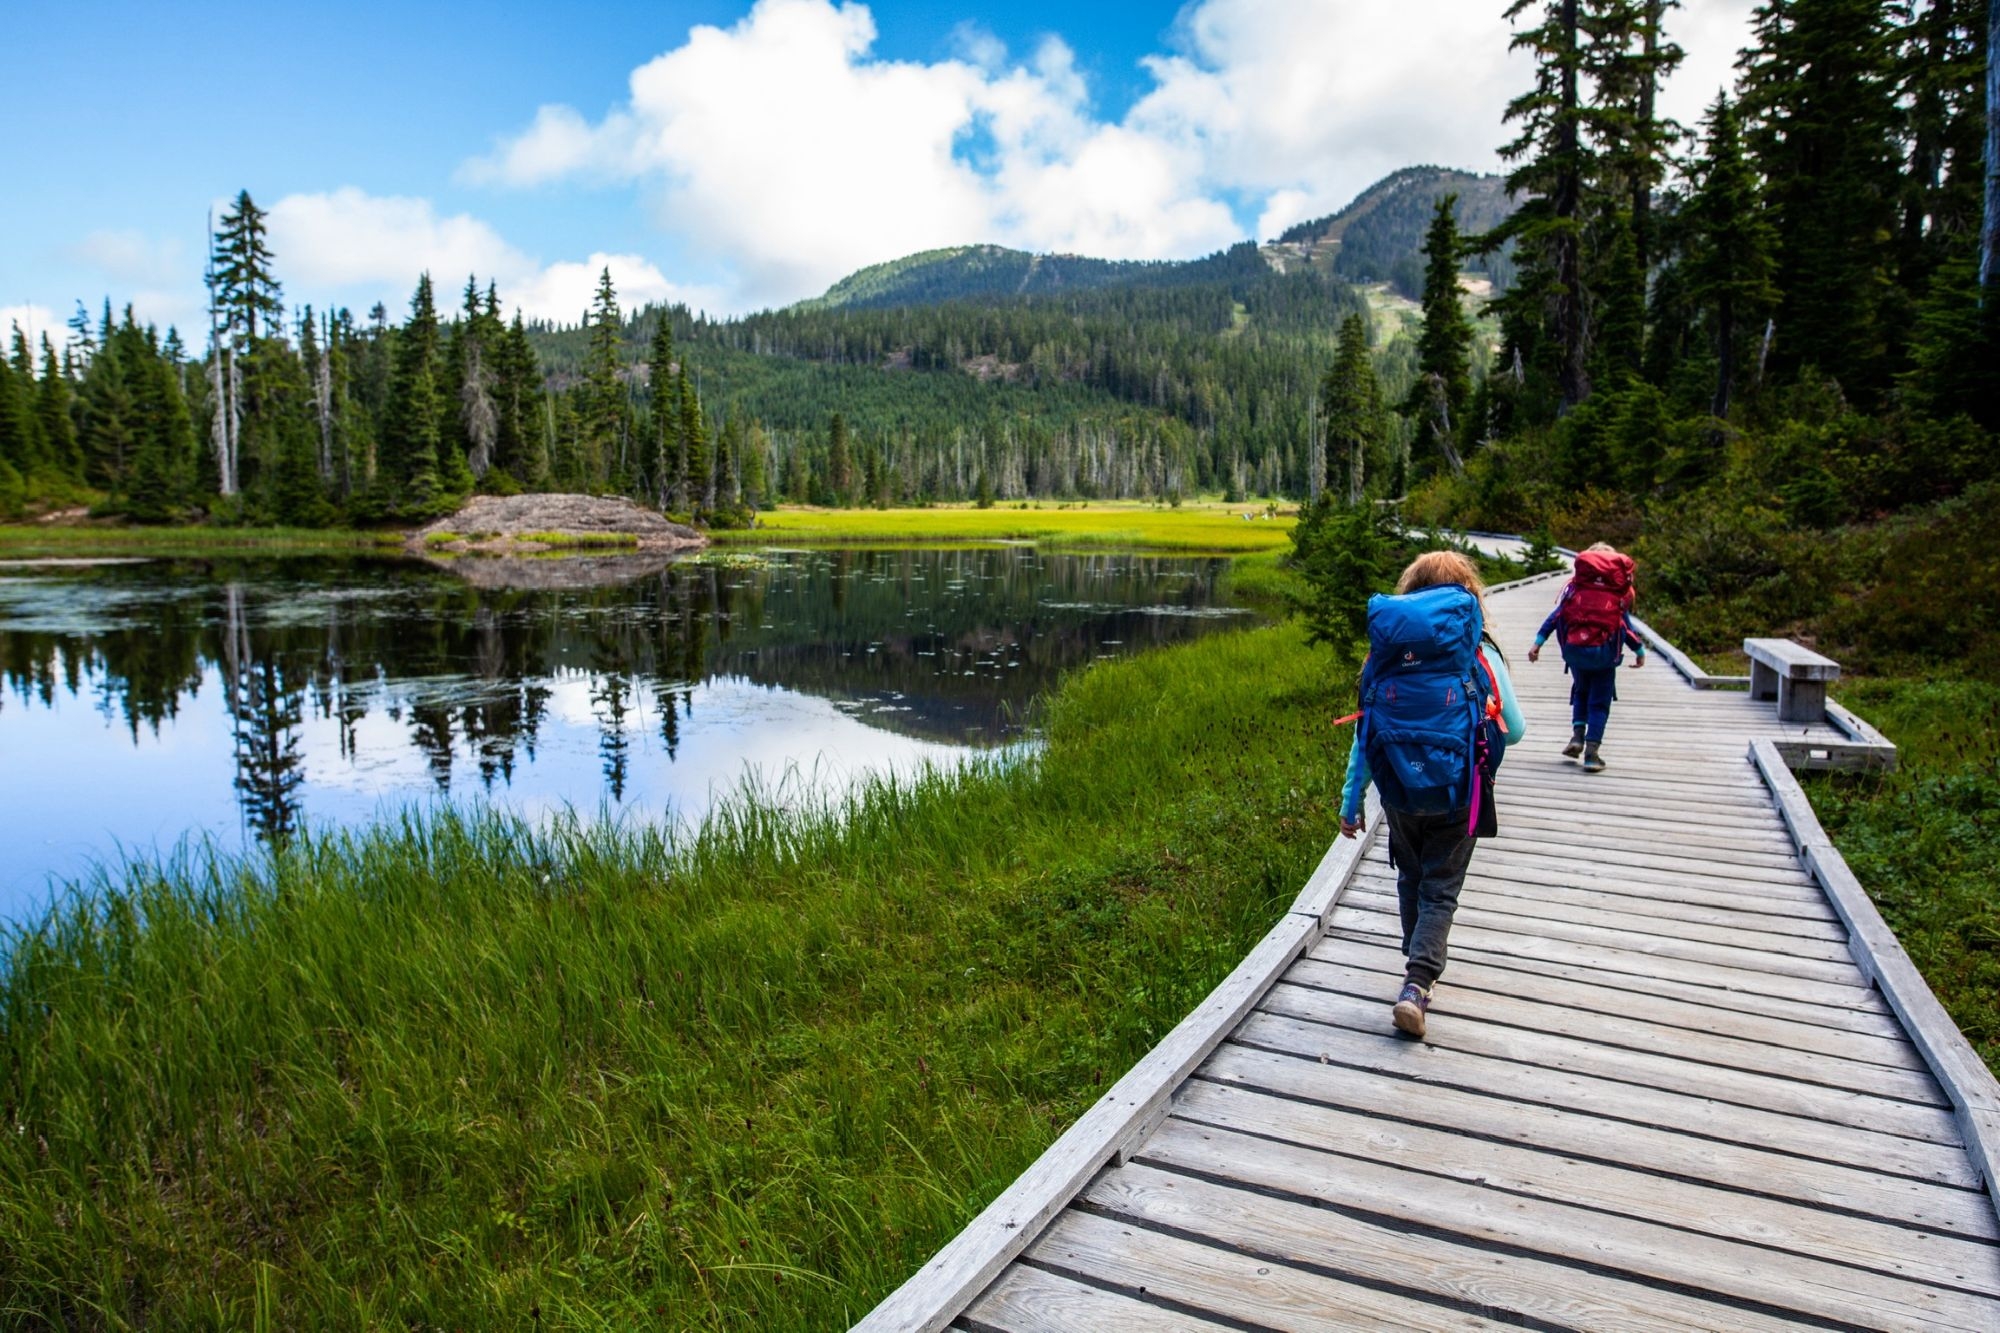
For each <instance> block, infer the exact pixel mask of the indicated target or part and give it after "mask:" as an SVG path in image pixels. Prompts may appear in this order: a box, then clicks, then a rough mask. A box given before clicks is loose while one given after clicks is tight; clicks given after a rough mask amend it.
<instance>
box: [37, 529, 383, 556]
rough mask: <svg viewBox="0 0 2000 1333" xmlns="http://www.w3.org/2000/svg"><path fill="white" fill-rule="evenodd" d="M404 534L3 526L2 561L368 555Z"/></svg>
mask: <svg viewBox="0 0 2000 1333" xmlns="http://www.w3.org/2000/svg"><path fill="white" fill-rule="evenodd" d="M405 535H406V534H404V533H401V532H389V531H381V530H359V529H352V528H248V527H245V528H231V527H211V526H208V525H205V524H204V525H197V526H192V527H178V528H175V527H159V528H148V527H126V526H118V525H109V524H88V525H84V526H81V527H61V526H55V525H48V524H34V523H27V524H0V559H14V558H23V557H34V556H85V555H204V554H208V553H211V552H225V551H269V552H271V553H273V554H284V553H286V552H306V551H370V550H381V549H385V548H394V547H398V546H401V545H402V543H403V539H404V537H405Z"/></svg>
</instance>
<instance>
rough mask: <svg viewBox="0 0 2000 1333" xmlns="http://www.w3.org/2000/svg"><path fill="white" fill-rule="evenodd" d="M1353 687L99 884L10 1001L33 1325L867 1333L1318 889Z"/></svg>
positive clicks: (3, 1278) (297, 847)
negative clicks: (912, 772)
mask: <svg viewBox="0 0 2000 1333" xmlns="http://www.w3.org/2000/svg"><path fill="white" fill-rule="evenodd" d="M1324 661H1325V660H1324V658H1323V657H1321V656H1320V655H1317V654H1315V653H1313V652H1312V651H1310V650H1308V649H1307V648H1306V647H1305V645H1304V644H1303V642H1302V640H1301V638H1300V637H1299V635H1298V634H1297V632H1296V631H1295V630H1293V629H1290V628H1284V627H1279V628H1272V629H1265V630H1258V631H1253V632H1246V633H1242V634H1234V635H1223V636H1214V637H1210V638H1206V639H1203V640H1200V641H1198V642H1196V643H1193V644H1189V645H1187V646H1184V647H1178V648H1174V649H1172V650H1168V651H1163V652H1159V653H1155V654H1150V655H1145V656H1141V657H1138V658H1135V659H1131V660H1125V661H1118V662H1107V663H1101V664H1098V665H1096V666H1094V667H1092V668H1090V669H1088V670H1086V671H1084V672H1082V673H1079V674H1078V675H1076V676H1074V677H1072V678H1071V679H1070V680H1069V681H1068V682H1067V683H1066V685H1065V686H1064V687H1063V689H1062V690H1061V691H1060V692H1059V694H1058V695H1057V696H1056V697H1055V698H1054V699H1053V700H1052V702H1051V703H1050V705H1049V707H1048V710H1047V715H1046V718H1045V721H1046V736H1047V741H1046V746H1045V748H1044V749H1042V750H1041V751H1040V752H1038V753H1035V754H1032V755H1029V756H1027V757H1024V758H1022V759H1020V760H1019V761H1017V762H1015V763H1013V764H1011V765H1004V764H1003V765H994V766H990V767H987V768H984V769H980V770H977V771H975V772H973V773H971V774H969V775H967V776H965V777H963V778H962V779H957V780H949V779H946V778H943V777H935V776H933V777H929V778H925V779H922V780H918V781H914V782H909V783H905V784H901V785H897V784H890V783H879V784H877V785H875V786H873V787H870V788H868V789H867V790H865V791H864V792H862V793H860V794H859V795H858V796H857V797H855V798H854V799H853V800H852V801H851V803H849V804H847V805H845V806H844V807H842V808H840V809H838V810H834V809H824V808H804V809H801V808H797V807H796V805H794V806H792V807H790V808H788V807H787V805H786V803H784V802H781V801H775V800H770V799H756V798H750V797H746V798H743V799H738V800H736V801H733V802H730V803H727V804H725V805H724V806H723V807H722V808H721V809H720V810H719V811H718V812H717V813H716V814H715V815H714V817H712V818H710V819H709V820H708V821H707V822H706V823H705V824H703V825H702V826H701V827H700V828H699V830H697V831H695V832H693V833H692V834H689V835H687V836H685V837H683V838H681V839H679V840H678V841H676V840H675V839H674V838H672V837H670V836H669V835H668V834H667V833H666V832H664V831H662V830H660V829H657V828H651V827H645V826H636V825H628V826H624V827H616V826H610V825H605V824H599V823H589V822H585V821H575V820H570V821H557V822H556V823H555V824H553V825H551V826H546V827H543V828H539V829H538V828H535V827H531V826H528V825H525V824H523V823H520V822H517V821H514V820H511V819H507V818H503V817H501V816H498V815H491V814H483V815H470V814H468V815H443V816H439V817H437V818H435V819H431V820H428V821H426V820H422V819H417V818H414V817H410V818H405V819H404V820H403V821H402V822H400V823H397V824H393V825H390V826H387V827H382V828H379V829H377V830H375V831H372V832H369V833H367V834H365V835H352V836H350V835H332V836H325V837H306V838H302V839H300V840H298V841H297V842H295V843H294V844H293V845H292V846H291V847H290V848H289V849H288V850H286V851H284V852H283V853H281V854H278V855H276V856H275V857H272V858H270V859H268V860H255V861H236V860H231V859H229V858H226V857H218V856H214V855H209V854H206V853H203V852H199V851H192V852H188V853H185V854H183V855H181V856H180V857H178V858H176V859H174V860H172V861H170V862H169V863H168V864H165V865H163V866H157V867H153V868H137V869H133V870H130V871H129V872H126V873H124V874H122V875H121V876H120V877H118V878H117V879H116V880H115V881H107V882H105V883H101V884H99V885H98V886H97V887H96V888H94V889H92V890H90V891H89V892H85V893H80V894H79V895H78V896H77V897H75V898H73V899H72V900H71V901H69V902H68V903H67V904H66V905H65V906H64V907H63V908H62V909H61V910H60V911H58V912H56V913H55V914H54V915H53V916H51V918H50V919H49V920H47V921H46V922H44V923H42V924H41V925H40V926H39V927H37V928H35V929H33V930H31V931H28V932H25V933H22V934H20V935H18V936H17V937H15V938H14V939H12V940H11V941H10V942H9V945H8V947H7V950H6V958H5V960H4V969H5V970H4V975H0V1116H4V1119H3V1120H0V1311H4V1315H0V1319H4V1321H6V1322H12V1323H16V1324H20V1325H26V1326H38V1325H40V1326H62V1327H81V1328H137V1327H172V1328H207V1327H213V1328H224V1327H227V1328H237V1327H283V1328H363V1327H374V1326H381V1325H390V1324H393V1325H397V1326H406V1327H411V1328H419V1327H421V1328H502V1327H519V1328H527V1327H541V1328H590V1329H594V1328H630V1327H635V1326H641V1325H644V1326H658V1327H670V1328H698V1329H730V1330H739V1329H740V1330H750V1329H804V1328H831V1327H838V1326H842V1325H843V1324H844V1323H845V1322H846V1321H849V1320H851V1319H852V1318H854V1317H856V1316H858V1315H859V1314H861V1313H862V1312H864V1311H865V1310H866V1309H867V1308H868V1307H869V1306H870V1305H871V1304H872V1303H873V1302H874V1301H876V1300H877V1299H879V1298H880V1297H881V1296H882V1295H884V1294H885V1293H886V1292H888V1291H889V1290H890V1289H891V1288H893V1287H894V1286H895V1285H896V1284H897V1283H898V1282H899V1281H900V1280H901V1279H902V1278H903V1277H905V1276H906V1275H907V1274H908V1273H909V1272H911V1271H913V1270H914V1269H915V1268H916V1267H917V1266H918V1265H919V1264H920V1263H921V1262H922V1260H923V1259H924V1258H925V1257H927V1256H928V1255H929V1254H930V1253H931V1252H932V1251H933V1250H934V1249H935V1248H936V1247H937V1246H938V1245H939V1244H941V1243H942V1242H943V1241H944V1240H945V1239H947V1238H948V1237H949V1236H950V1235H951V1234H953V1232H954V1231H956V1230H957V1229H958V1228H959V1227H961V1226H962V1225H963V1224H964V1223H965V1222H966V1221H967V1220H968V1219H969V1218H970V1217H971V1216H972V1214H973V1213H974V1212H976V1211H977V1210H978V1208H980V1207H981V1206H982V1205H983V1204H984V1203H985V1202H986V1201H987V1200H988V1199H990V1198H991V1197H992V1196H993V1195H994V1194H996V1193H997V1192H998V1191H999V1190H1000V1189H1001V1188H1003V1187H1004V1186H1005V1184H1006V1183H1007V1182H1008V1181H1009V1180H1010V1179H1011V1178H1012V1177H1013V1176H1014V1175H1016V1174H1017V1173H1018V1172H1019V1171H1020V1170H1021V1169H1022V1168H1023V1167H1025V1166H1026V1165H1027V1164H1028V1163H1029V1162H1030V1161H1032V1160H1033V1159H1034V1157H1035V1156H1036V1155H1037V1154H1039V1153H1040V1152H1041V1150H1042V1149H1043V1148H1044V1147H1045V1146H1046V1145H1047V1144H1048V1143H1049V1142H1050V1141H1051V1140H1052V1139H1053V1138H1054V1137H1055V1135H1056V1134H1057V1133H1058V1132H1059V1130H1060V1129H1061V1128H1062V1127H1063V1126H1064V1125H1066V1124H1067V1123H1068V1122H1069V1121H1070V1120H1071V1119H1072V1118H1073V1117H1074V1116H1076V1115H1077V1114H1078V1113H1079V1112H1080V1111H1081V1110H1082V1109H1083V1108H1084V1107H1086V1106H1087V1105H1088V1104H1089V1103H1090V1102H1091V1101H1092V1100H1093V1099H1094V1098H1095V1097H1096V1096H1097V1095H1098V1093H1099V1092H1100V1091H1101V1090H1102V1089H1103V1088H1104V1087H1105V1086H1106V1085H1108V1084H1109V1083H1110V1082H1111V1081H1112V1080H1114V1079H1116V1078H1117V1077H1118V1076H1119V1074H1120V1073H1121V1072H1122V1071H1123V1070H1124V1069H1125V1068H1126V1067H1127V1066H1129V1065H1130V1063H1131V1062H1132V1061H1133V1060H1135V1059H1136V1058H1137V1057H1138V1056H1139V1055H1140V1054H1142V1053H1143V1052H1144V1051H1145V1050H1147V1049H1148V1048H1149V1047H1150V1046H1151V1045H1152V1044H1153V1043H1154V1042H1156V1041H1157V1040H1158V1039H1159V1037H1160V1036H1161V1035H1162V1034H1163V1033H1164V1032H1166V1031H1167V1030H1168V1029H1169V1028H1170V1027H1171V1026H1172V1025H1173V1024H1174V1023H1175V1022H1176V1021H1178V1019H1179V1018H1180V1017H1181V1015H1183V1014H1184V1013H1185V1012H1186V1011H1187V1010H1188V1009H1189V1008H1191V1007H1192V1006H1193V1005H1194V1004H1195V1003H1196V1002H1197V1000H1198V999H1199V998H1200V996H1202V995H1203V994H1204V993H1206V991H1207V990H1208V989H1210V988H1211V987H1212V986H1213V985H1214V984H1215V982H1217V981H1218V980H1219V979H1220V978H1221V977H1222V976H1223V975H1225V974H1226V973H1227V972H1228V970H1229V969H1230V968H1231V967H1232V966H1233V965H1234V963H1235V962H1236V961H1237V959H1238V958H1239V957H1240V956H1241V954H1242V953H1243V952H1244V950H1245V949H1246V948H1247V947H1248V946H1249V944H1250V943H1251V942H1253V941H1254V940H1255V939H1256V938H1257V936H1258V935H1260V934H1261V933H1262V932H1263V930H1264V929H1266V927H1267V926H1268V925H1269V923H1270V922H1271V921H1272V920H1273V919H1274V918H1275V917H1276V915H1277V913H1278V912H1280V911H1281V910H1282V906H1283V904H1284V903H1285V902H1287V901H1289V899H1290V898H1291V896H1292V895H1293V894H1294V893H1295V892H1296V890H1297V888H1298V886H1299V885H1300V884H1301V883H1302V882H1303V881H1304V879H1305V877H1306V875H1307V874H1308V873H1309V871H1310V868H1311V866H1312V864H1313V861H1314V859H1315V858H1316V857H1317V856H1318V854H1319V853H1320V851H1321V850H1322V849H1323V848H1324V846H1325V845H1326V842H1327V840H1328V838H1329V837H1330V835H1331V833H1332V830H1333V828H1334V823H1335V803H1336V801H1337V797H1338V783H1339V779H1340V776H1341V772H1340V760H1339V755H1340V753H1341V751H1340V749H1339V747H1338V746H1336V745H1335V744H1334V743H1333V738H1332V737H1331V735H1330V733H1329V732H1328V730H1327V729H1326V719H1327V718H1328V717H1329V716H1330V715H1331V714H1330V712H1329V709H1330V708H1331V705H1332V704H1333V702H1334V697H1333V695H1334V691H1333V688H1332V682H1331V681H1330V680H1329V679H1327V672H1326V669H1325V664H1324Z"/></svg>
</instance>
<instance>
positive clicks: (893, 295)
mask: <svg viewBox="0 0 2000 1333" xmlns="http://www.w3.org/2000/svg"><path fill="white" fill-rule="evenodd" d="M1445 194H1456V195H1458V197H1459V202H1458V215H1459V228H1460V230H1461V231H1462V232H1463V233H1465V234H1467V235H1473V234H1477V233H1479V232H1483V231H1487V230H1490V229H1491V228H1493V227H1494V226H1497V225H1498V224H1499V223H1500V222H1501V221H1502V220H1503V219H1504V218H1505V217H1506V216H1507V215H1508V214H1509V213H1511V212H1512V211H1513V205H1512V203H1511V202H1510V201H1509V200H1508V198H1507V195H1506V186H1505V182H1504V181H1503V180H1502V178H1501V177H1499V176H1493V175H1486V174H1482V173H1479V172H1472V171H1463V170H1458V169H1456V168H1451V167H1437V166H1412V167H1403V168H1400V169H1398V170H1396V171H1393V172H1391V173H1389V174H1388V175H1387V176H1384V177H1383V178H1382V179H1381V180H1379V181H1376V182H1375V183H1374V184H1372V185H1370V186H1369V187H1368V188H1367V189H1365V190H1363V191H1361V192H1360V193H1359V194H1357V195H1356V196H1355V197H1354V198H1353V199H1352V200H1350V201H1349V202H1348V203H1347V205H1346V206H1345V207H1343V208H1341V209H1340V210H1338V211H1337V212H1334V213H1329V214H1327V215H1325V216H1324V217H1319V218H1313V219H1310V220H1308V221H1305V222H1300V223H1296V224H1294V225H1293V226H1291V227H1289V228H1287V229H1286V230H1285V231H1284V232H1283V233H1282V234H1281V235H1279V237H1278V238H1277V239H1276V240H1275V241H1269V242H1265V243H1263V244H1261V245H1260V244H1258V243H1256V242H1254V241H1247V240H1246V241H1239V242H1238V243H1237V244H1235V245H1233V246H1230V247H1229V248H1227V249H1225V250H1218V251H1216V252H1215V253H1213V254H1209V255H1204V256H1202V257H1200V258H1198V259H1188V260H1171V259H1167V260H1141V259H1098V258H1094V257H1092V256H1089V255H1079V254H1062V253H1048V254H1038V253H1034V252H1031V251H1027V250H1016V249H1012V248H1010V247H1007V246H1002V245H995V244H991V243H980V244H970V245H953V246H941V247H939V248H936V249H932V250H919V251H917V252H915V253H913V254H908V255H904V256H901V257H900V258H897V259H890V260H885V261H883V262H881V263H878V264H869V265H867V266H865V267H863V268H859V269H856V270H855V271H854V272H852V273H850V274H848V275H847V276H846V277H844V278H842V279H840V280H839V281H838V282H836V283H834V284H833V285H832V286H831V287H828V288H827V289H826V291H825V292H824V293H823V294H821V295H819V296H816V297H811V298H808V299H807V300H804V301H799V302H797V303H795V304H794V305H792V306H789V307H786V308H787V309H789V310H795V311H813V310H837V309H880V308H884V307H894V306H919V305H933V304H939V303H942V302H945V301H964V300H996V299H1006V298H1009V297H1016V296H1049V295H1059V294H1062V293H1066V292H1080V291H1092V290H1099V289H1102V288H1106V287H1125V286H1132V287H1139V286H1147V287H1175V286H1182V285H1185V284H1189V283H1198V282H1216V281H1224V282H1228V281H1241V280H1245V279H1250V278H1253V277H1255V276H1256V275H1257V274H1258V273H1260V272H1261V271H1263V269H1265V268H1269V269H1275V270H1276V271H1277V272H1280V273H1283V272H1285V271H1287V269H1288V268H1290V267H1291V266H1293V265H1295V264H1296V265H1306V266H1310V267H1313V268H1317V269H1319V270H1320V271H1322V272H1324V273H1328V274H1330V275H1332V276H1334V277H1338V278H1342V279H1345V280H1346V281H1349V282H1356V283H1375V282H1387V283H1389V284H1391V285H1392V286H1393V287H1395V288H1396V289H1397V290H1398V291H1401V292H1403V294H1405V295H1414V294H1415V291H1416V287H1417V285H1418V283H1419V282H1420V278H1419V275H1420V274H1421V271H1422V250H1423V236H1424V230H1425V228H1427V227H1428V226H1429V224H1430V217H1431V208H1432V203H1433V201H1434V200H1436V199H1437V198H1439V197H1440V196H1442V195H1445ZM1253 256H1254V259H1253ZM1503 266H1504V261H1485V262H1479V261H1475V262H1473V263H1472V264H1471V265H1470V267H1472V268H1474V269H1477V270H1480V271H1484V272H1486V273H1487V274H1488V275H1489V276H1493V277H1496V278H1498V277H1503V273H1504V270H1503ZM1496 270H1503V271H1496Z"/></svg>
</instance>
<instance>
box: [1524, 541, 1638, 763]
mask: <svg viewBox="0 0 2000 1333" xmlns="http://www.w3.org/2000/svg"><path fill="white" fill-rule="evenodd" d="M1632 600H1633V597H1632V557H1631V556H1629V555H1626V554H1625V553H1624V552H1622V551H1619V550H1618V549H1617V548H1615V547H1613V546H1610V545H1607V544H1606V543H1604V542H1598V543H1597V544H1596V545H1595V546H1592V547H1590V548H1589V549H1588V550H1586V551H1584V552H1583V553H1582V554H1580V555H1578V556H1577V558H1576V572H1575V574H1574V575H1573V576H1572V577H1571V578H1570V581H1569V583H1568V584H1567V585H1566V586H1565V587H1564V588H1563V591H1562V596H1561V597H1560V598H1558V599H1557V601H1556V606H1555V610H1553V611H1551V612H1549V615H1548V619H1546V620H1544V621H1543V622H1542V627H1541V629H1540V630H1538V631H1536V633H1535V646H1534V647H1532V648H1530V649H1529V650H1528V660H1529V661H1530V662H1533V661H1536V660H1538V659H1539V658H1540V657H1541V655H1542V645H1543V644H1544V643H1546V642H1548V638H1549V635H1551V634H1560V635H1561V636H1562V637H1561V638H1560V639H1559V640H1557V642H1558V643H1559V644H1560V645H1561V648H1562V657H1563V667H1564V669H1565V670H1567V671H1568V672H1569V674H1570V686H1569V717H1570V738H1569V744H1568V745H1565V746H1563V754H1564V755H1565V756H1566V757H1568V758H1570V759H1574V758H1576V757H1577V756H1578V755H1582V756H1583V771H1584V772H1586V773H1602V772H1603V771H1604V756H1603V755H1602V754H1601V753H1599V750H1598V747H1599V746H1600V745H1601V744H1603V742H1604V725H1605V723H1606V722H1608V721H1609V720H1610V718H1611V704H1612V702H1613V701H1614V700H1616V699H1617V698H1618V667H1619V664H1620V663H1622V662H1623V661H1624V660H1625V645H1626V644H1628V643H1629V644H1630V645H1632V648H1633V649H1634V656H1633V658H1632V665H1633V666H1634V667H1642V666H1644V665H1646V641H1645V640H1644V639H1642V638H1640V637H1639V634H1638V631H1637V630H1635V629H1633V628H1632Z"/></svg>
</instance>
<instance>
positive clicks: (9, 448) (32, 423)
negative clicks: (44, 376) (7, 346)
mask: <svg viewBox="0 0 2000 1333" xmlns="http://www.w3.org/2000/svg"><path fill="white" fill-rule="evenodd" d="M34 369H35V368H34V363H33V362H32V361H31V360H30V359H29V356H28V336H27V335H26V334H25V333H22V332H21V326H20V325H19V324H16V325H15V326H14V338H13V355H12V356H11V357H9V358H8V360H7V362H6V363H5V370H4V376H5V386H6V387H5V388H0V459H4V460H6V462H7V465H8V466H9V467H10V468H12V469H13V471H14V473H15V474H16V476H17V477H19V478H20V479H22V481H23V482H25V480H26V479H27V478H28V477H29V476H30V475H32V474H33V473H34V472H36V471H38V470H39V469H40V468H41V466H42V460H43V452H44V450H43V441H42V423H41V420H40V418H39V416H38V414H37V413H36V411H35V399H36V386H35V374H34Z"/></svg>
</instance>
